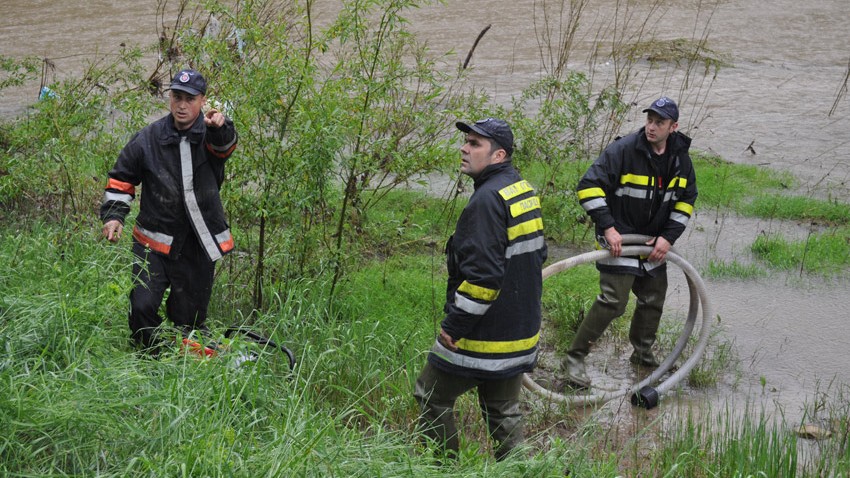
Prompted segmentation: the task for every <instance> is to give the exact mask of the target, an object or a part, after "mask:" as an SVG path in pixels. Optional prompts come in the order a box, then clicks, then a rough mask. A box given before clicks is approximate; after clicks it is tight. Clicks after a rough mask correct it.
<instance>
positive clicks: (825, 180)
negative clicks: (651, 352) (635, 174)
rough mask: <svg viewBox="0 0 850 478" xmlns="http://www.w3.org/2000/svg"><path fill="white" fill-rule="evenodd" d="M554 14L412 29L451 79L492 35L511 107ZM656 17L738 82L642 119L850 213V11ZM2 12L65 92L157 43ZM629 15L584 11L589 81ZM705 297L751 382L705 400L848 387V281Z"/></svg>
mask: <svg viewBox="0 0 850 478" xmlns="http://www.w3.org/2000/svg"><path fill="white" fill-rule="evenodd" d="M172 3H176V2H172ZM544 3H547V4H549V5H550V7H551V6H553V5H557V4H558V3H557V2H552V1H550V2H542V1H537V2H535V1H533V0H515V1H511V2H507V1H486V0H465V1H462V2H461V1H457V0H448V1H446V2H445V3H444V4H440V5H432V6H427V7H423V8H420V9H418V10H416V11H415V12H413V13H412V14H411V15H409V17H410V19H411V28H412V29H413V30H414V31H415V32H417V34H418V35H419V38H420V39H421V40H422V41H426V42H428V44H429V45H430V47H431V49H432V50H433V51H435V52H445V51H449V50H454V51H455V53H454V54H453V55H450V56H449V63H452V62H454V63H452V64H450V65H449V67H451V68H455V67H456V65H457V64H459V63H460V62H461V61H462V60H463V59H464V57H465V56H466V53H467V51H468V50H469V48H470V46H471V45H472V43H473V41H474V39H475V37H476V35H477V34H478V32H479V31H481V30H482V29H483V28H484V27H485V26H487V25H492V28H491V29H490V30H489V31H488V32H487V34H486V35H485V36H484V37H483V38H482V40H481V42H480V44H479V45H478V47H477V49H476V50H475V55H474V57H473V59H472V62H471V69H472V71H471V75H472V78H473V80H474V83H475V85H476V86H477V87H478V88H484V89H486V90H488V91H489V92H490V94H491V95H493V96H494V98H495V99H496V100H497V101H500V102H506V101H507V100H508V99H510V97H511V95H514V94H516V93H518V92H519V91H520V90H521V89H522V88H523V87H524V86H526V85H528V84H529V82H531V81H533V80H534V79H536V78H538V77H539V76H540V75H541V74H542V70H541V66H540V65H541V62H540V43H539V42H538V40H537V36H536V35H535V28H536V26H535V22H537V27H540V22H541V10H540V8H541V5H543V4H544ZM651 3H652V2H650V0H638V1H637V2H632V6H631V7H630V14H631V15H634V18H644V17H645V18H648V21H647V22H646V25H647V27H646V28H647V29H648V30H651V31H652V33H653V35H655V36H656V37H657V38H659V39H675V38H689V39H694V38H696V39H699V38H700V37H702V36H703V35H706V36H707V37H708V39H709V46H710V47H711V48H712V49H713V50H714V51H716V52H720V53H723V54H725V55H728V57H729V62H730V64H731V66H728V67H726V68H723V69H721V70H720V72H719V73H718V75H717V76H716V78H715V79H714V81H713V82H712V83H711V84H710V87H709V86H708V85H707V84H706V83H701V84H690V85H689V86H687V87H685V86H682V82H683V77H682V74H681V72H677V71H676V70H671V69H668V70H663V69H662V70H659V71H657V72H655V73H649V74H648V76H646V81H642V82H640V85H639V87H635V88H632V89H631V90H630V92H629V94H630V95H632V97H633V100H634V101H635V103H636V104H637V105H645V104H648V103H649V102H650V101H651V100H652V99H653V98H654V97H656V96H659V95H660V94H668V95H670V96H673V97H675V98H679V99H680V107H681V111H682V119H681V121H680V124H681V128H682V130H683V131H684V132H686V133H687V134H689V135H690V136H692V137H693V138H694V147H695V148H697V149H702V150H710V151H713V152H715V153H717V154H719V155H720V156H722V157H723V158H724V159H727V160H730V161H733V162H736V163H743V164H757V165H763V166H767V167H771V168H776V169H778V170H783V171H790V172H791V173H793V174H794V175H795V176H796V177H797V178H799V185H798V187H796V190H795V191H794V192H795V193H798V194H804V195H812V196H815V197H821V198H829V197H833V198H838V199H841V200H843V201H850V183H848V181H849V180H850V99H848V98H847V97H842V96H841V94H840V93H841V87H842V85H843V84H844V81H845V76H846V72H847V69H848V62H850V28H848V27H847V25H848V24H850V5H848V3H847V0H811V1H808V2H799V1H796V0H773V1H770V2H765V1H761V0H721V1H720V2H719V3H717V4H716V6H714V7H712V6H708V5H707V3H706V2H700V1H698V0H681V1H678V0H677V1H670V2H667V3H663V4H662V5H661V6H660V7H659V8H657V9H656V10H654V11H653V12H652V13H651V14H650V13H646V12H648V8H649V5H650V4H651ZM315 4H316V8H317V9H318V10H319V12H320V16H321V14H324V15H326V16H330V15H332V14H333V12H334V10H335V9H337V8H339V6H338V2H336V1H330V0H319V1H316V2H315ZM3 5H4V7H5V8H4V12H5V13H4V15H2V16H0V54H1V55H3V56H23V55H37V56H39V57H44V58H49V59H51V61H52V62H53V64H54V65H55V70H53V71H52V72H51V75H55V76H56V77H64V76H68V75H73V74H76V73H78V72H79V71H81V69H82V67H83V65H84V64H85V61H87V60H88V59H90V58H92V56H93V55H94V54H96V53H99V54H106V53H109V52H114V51H116V50H117V49H118V48H119V44H120V43H122V42H125V43H128V44H145V45H147V44H150V43H152V42H154V41H155V40H156V38H157V25H158V24H159V23H160V21H159V19H158V18H157V15H156V2H138V1H127V0H67V1H64V2H55V1H52V0H4V1H3ZM624 5H625V3H624V2H620V3H619V4H618V3H617V1H616V0H590V1H589V2H588V5H587V7H586V8H585V11H584V13H583V16H582V23H581V28H580V29H579V32H578V34H577V35H576V39H575V43H574V49H575V53H574V54H573V55H572V56H571V60H570V63H569V67H570V68H574V69H579V70H582V71H586V70H589V69H591V67H590V66H588V61H587V60H588V58H590V57H591V52H593V51H595V48H596V47H597V46H598V45H599V44H604V43H605V42H609V41H610V39H611V38H612V36H614V35H616V32H617V31H618V29H617V28H614V27H613V24H612V19H613V18H615V17H616V15H615V12H616V11H617V10H618V8H617V7H618V6H619V11H620V15H621V16H622V15H624ZM641 15H643V16H644V17H642V16H641ZM621 24H622V20H621ZM538 30H539V28H538ZM613 68H614V67H613V66H612V65H611V63H610V62H606V61H605V59H604V58H601V59H597V61H595V63H594V64H593V66H592V72H593V75H594V78H595V81H600V82H605V81H608V80H607V79H608V78H610V77H611V75H613V74H614V70H613ZM644 68H645V65H644ZM37 95H38V85H37V84H35V85H26V86H25V87H23V88H19V89H10V90H6V91H2V92H0V115H3V116H6V117H8V116H10V115H17V114H20V113H21V112H22V111H24V109H25V107H26V105H27V104H28V103H29V102H31V101H33V100H34V99H35V98H36V97H37ZM640 109H641V108H635V112H634V114H632V115H631V116H630V117H629V122H628V123H627V124H626V125H625V127H624V128H623V132H627V131H629V130H632V129H636V128H638V127H639V126H641V122H642V115H640V114H639V113H638V111H639V110H640ZM520 140H521V138H520ZM776 231H782V232H783V233H784V234H786V235H790V236H796V237H805V236H806V235H807V234H808V232H809V231H808V229H807V226H806V225H798V224H790V223H783V222H777V221H770V220H758V219H747V218H738V217H734V216H731V215H728V214H727V213H726V212H724V211H708V210H706V211H699V212H698V213H697V214H696V217H695V220H694V221H693V222H692V224H691V226H689V229H688V232H686V235H685V236H684V237H683V238H682V240H680V242H679V243H678V244H677V247H678V248H679V249H680V251H681V252H682V254H683V256H684V257H685V258H686V259H687V260H688V261H690V262H692V263H693V264H694V265H695V266H696V267H697V268H700V267H702V266H705V265H706V264H707V263H708V261H709V260H711V259H712V258H715V259H720V260H725V261H731V260H737V261H739V262H742V263H748V262H749V261H752V260H753V259H752V257H751V255H750V253H749V252H748V251H749V249H748V247H749V245H750V244H751V243H752V241H753V240H755V238H756V237H757V235H758V234H760V233H763V232H776ZM685 289H686V288H685V286H684V285H683V283H679V284H675V283H674V284H673V286H671V292H670V295H671V308H673V307H675V306H674V305H673V304H675V303H676V302H677V301H679V302H681V301H683V300H686V298H687V295H686V291H685ZM708 289H709V294H710V296H711V298H712V302H713V304H714V308H715V310H716V312H717V314H718V315H719V316H720V318H721V322H720V324H719V325H717V327H718V329H719V330H720V331H721V333H722V335H723V336H724V337H725V339H726V340H728V341H731V342H732V343H733V344H734V348H735V351H736V353H737V355H738V357H739V358H740V362H741V370H740V373H741V375H740V378H738V377H731V376H730V377H727V380H725V383H723V384H721V385H720V386H719V388H718V389H717V390H713V391H709V392H708V393H707V395H709V396H707V397H705V398H707V399H708V400H710V401H712V402H715V403H718V404H720V403H722V401H723V400H726V399H727V398H729V397H732V398H733V399H737V403H738V404H743V403H745V402H746V401H753V402H757V403H761V404H762V405H763V406H764V407H765V408H766V410H767V411H768V412H769V413H773V412H779V413H780V414H782V415H784V416H785V417H786V419H788V420H789V421H792V422H793V421H795V420H798V419H799V418H800V417H802V409H803V405H804V404H806V403H810V402H811V401H812V400H814V398H815V392H816V391H818V390H819V391H821V392H823V391H825V390H828V389H830V390H835V389H836V388H839V387H841V386H848V385H850V366H848V365H850V330H848V326H847V322H848V320H850V291H848V286H847V283H846V277H844V278H842V279H836V278H833V279H823V278H817V277H812V276H810V275H807V274H803V275H802V276H801V275H800V274H799V273H797V272H793V273H785V272H782V273H774V274H773V275H771V276H769V277H764V278H759V279H755V280H746V281H743V280H732V279H724V280H711V281H708ZM683 297H684V298H683ZM682 307H686V305H683V306H682ZM624 353H625V352H624ZM733 385H734V387H733ZM845 398H846V397H845ZM739 406H742V405H739Z"/></svg>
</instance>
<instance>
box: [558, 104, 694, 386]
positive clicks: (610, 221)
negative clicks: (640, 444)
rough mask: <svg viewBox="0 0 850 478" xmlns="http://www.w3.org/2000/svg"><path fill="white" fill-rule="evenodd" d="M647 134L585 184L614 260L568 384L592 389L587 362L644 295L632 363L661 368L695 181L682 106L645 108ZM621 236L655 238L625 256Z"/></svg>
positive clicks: (605, 160)
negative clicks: (671, 282)
mask: <svg viewBox="0 0 850 478" xmlns="http://www.w3.org/2000/svg"><path fill="white" fill-rule="evenodd" d="M643 112H644V113H646V123H645V126H644V127H643V128H641V129H640V130H638V131H636V132H634V133H631V134H629V135H627V136H625V137H623V138H620V139H618V140H616V141H614V143H612V144H610V145H609V146H608V147H607V148H605V150H604V151H603V152H602V154H601V155H600V156H599V158H597V159H596V161H595V162H594V163H593V164H592V165H591V166H590V168H589V169H588V170H587V172H586V173H585V175H584V177H582V178H581V180H580V181H579V183H578V187H577V188H576V189H577V192H578V200H579V203H580V204H581V206H582V207H583V208H584V210H585V212H587V214H588V215H589V216H590V218H591V219H592V220H593V222H594V224H595V226H596V236H597V240H598V242H599V244H600V246H601V247H604V248H607V249H608V250H609V251H610V253H611V255H610V257H608V258H606V259H603V260H600V261H598V262H597V263H596V268H597V269H598V270H599V289H600V293H599V295H598V296H597V298H596V302H594V304H593V305H592V306H591V308H590V310H589V311H588V313H587V315H586V316H585V318H584V320H583V321H582V323H581V324H580V325H579V328H578V330H577V331H576V335H575V338H574V339H573V342H572V345H571V346H570V349H569V350H568V351H567V355H566V357H565V358H564V360H563V363H562V365H563V369H564V371H565V375H566V376H565V378H566V381H567V383H568V384H569V385H570V386H572V387H574V388H587V387H589V386H590V379H589V378H588V376H587V373H586V369H585V357H586V356H587V354H588V353H589V352H590V348H591V346H592V345H593V344H594V343H595V342H596V341H597V340H598V339H599V338H600V337H601V336H602V333H603V332H604V331H605V329H606V328H607V327H608V325H609V324H610V323H611V321H613V320H614V319H615V318H617V317H619V316H620V315H622V314H623V312H624V311H625V309H626V305H627V303H628V300H629V293H630V292H634V294H635V296H636V297H637V304H636V306H635V311H634V315H633V317H632V322H631V328H630V330H629V341H630V342H631V344H632V347H633V348H634V351H633V352H632V354H631V356H630V357H629V361H630V362H631V363H632V364H634V365H636V366H641V367H657V366H658V360H657V359H656V358H655V354H654V353H653V352H652V346H653V344H654V343H655V338H656V333H657V331H658V325H659V323H660V321H661V312H662V309H663V307H664V299H665V297H666V294H667V269H666V263H665V257H666V255H667V252H668V251H669V250H670V246H671V245H672V244H673V243H674V242H676V239H678V238H679V237H680V236H681V235H682V233H683V232H684V231H685V227H686V226H687V225H688V221H689V220H690V218H691V216H692V215H693V211H694V203H695V202H696V198H697V185H696V176H695V174H694V167H693V164H692V163H691V157H690V155H689V153H688V150H689V149H690V145H691V139H690V138H688V137H687V136H685V135H684V134H682V133H680V132H678V131H677V129H678V127H679V123H678V121H679V107H678V106H677V105H676V102H675V101H673V100H672V99H670V98H668V97H666V96H662V97H661V98H658V99H657V100H655V101H653V102H652V104H650V105H649V106H648V107H647V108H646V109H644V110H643ZM622 234H640V235H645V236H649V237H651V239H650V240H649V241H647V243H646V244H647V245H649V246H652V252H651V253H650V254H649V256H646V257H642V256H641V257H638V256H633V257H623V256H621V252H622V247H623V241H622V236H621V235H622Z"/></svg>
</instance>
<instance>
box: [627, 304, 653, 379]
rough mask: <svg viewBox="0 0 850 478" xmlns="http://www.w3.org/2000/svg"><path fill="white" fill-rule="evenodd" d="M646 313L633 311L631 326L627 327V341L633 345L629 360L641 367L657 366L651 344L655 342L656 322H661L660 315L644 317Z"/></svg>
mask: <svg viewBox="0 0 850 478" xmlns="http://www.w3.org/2000/svg"><path fill="white" fill-rule="evenodd" d="M645 315H646V314H643V315H641V314H639V313H638V311H637V310H636V311H635V316H634V318H633V319H632V325H631V328H629V341H630V342H631V343H632V347H634V352H632V355H631V357H629V362H631V363H632V364H634V365H638V366H641V367H651V368H657V367H658V359H656V358H655V354H653V353H652V346H653V344H655V338H656V334H657V332H658V324H659V323H660V322H661V317H660V316H658V317H654V318H653V317H646V316H645Z"/></svg>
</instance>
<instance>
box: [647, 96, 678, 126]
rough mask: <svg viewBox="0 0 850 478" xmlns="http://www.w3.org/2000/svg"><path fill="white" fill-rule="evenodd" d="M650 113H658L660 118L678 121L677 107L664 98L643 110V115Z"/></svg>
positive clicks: (671, 101) (673, 102) (674, 103)
mask: <svg viewBox="0 0 850 478" xmlns="http://www.w3.org/2000/svg"><path fill="white" fill-rule="evenodd" d="M650 111H654V112H656V113H658V115H659V116H661V117H662V118H665V119H671V120H673V121H679V107H678V106H676V102H675V101H673V100H671V99H670V98H668V97H666V96H662V97H661V98H658V99H657V100H655V101H653V102H652V104H651V105H650V106H649V108H647V109H645V110H643V112H644V113H649V112H650Z"/></svg>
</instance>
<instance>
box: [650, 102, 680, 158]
mask: <svg viewBox="0 0 850 478" xmlns="http://www.w3.org/2000/svg"><path fill="white" fill-rule="evenodd" d="M678 127H679V123H677V122H675V121H673V120H671V119H665V118H662V117H661V116H660V115H659V114H658V113H656V112H654V111H650V112H648V113H647V114H646V140H647V141H649V144H650V145H652V146H653V148H655V149H663V148H664V146H665V145H666V144H667V137H668V136H670V133H672V132H673V131H676V128H678Z"/></svg>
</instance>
